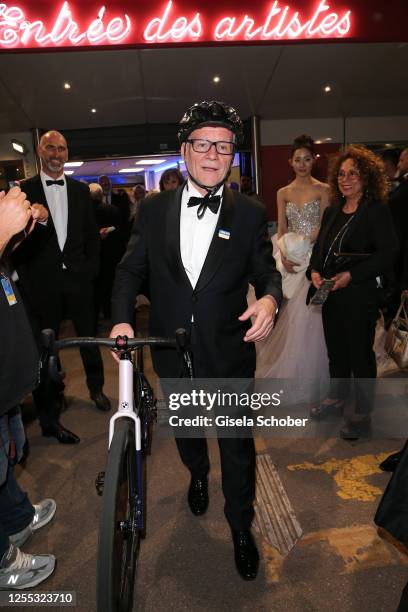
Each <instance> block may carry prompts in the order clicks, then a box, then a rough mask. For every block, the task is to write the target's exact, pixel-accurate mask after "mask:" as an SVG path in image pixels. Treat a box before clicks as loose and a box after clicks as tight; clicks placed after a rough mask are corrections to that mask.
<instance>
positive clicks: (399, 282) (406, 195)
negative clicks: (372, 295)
mask: <svg viewBox="0 0 408 612" xmlns="http://www.w3.org/2000/svg"><path fill="white" fill-rule="evenodd" d="M397 170H398V187H396V188H395V189H394V190H393V191H392V192H391V193H390V196H389V205H390V211H391V214H392V218H393V220H394V226H395V231H396V232H397V236H398V241H399V252H398V256H397V259H396V261H395V266H394V280H395V290H394V295H393V297H392V299H391V303H390V305H389V307H388V309H387V317H386V319H387V320H386V323H387V325H389V324H390V322H391V321H392V319H393V317H394V316H395V314H396V312H397V310H398V307H399V305H400V301H401V292H402V291H403V290H404V289H407V288H408V286H407V280H408V148H406V149H404V150H403V151H402V152H401V155H400V158H399V161H398V165H397Z"/></svg>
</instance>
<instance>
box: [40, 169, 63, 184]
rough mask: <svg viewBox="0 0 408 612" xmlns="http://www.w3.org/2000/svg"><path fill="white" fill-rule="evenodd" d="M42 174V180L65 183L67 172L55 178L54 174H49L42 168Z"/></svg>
mask: <svg viewBox="0 0 408 612" xmlns="http://www.w3.org/2000/svg"><path fill="white" fill-rule="evenodd" d="M40 176H41V180H42V182H43V183H44V182H45V181H64V183H65V174H64V173H62V174H61V175H60V176H59V177H58V178H56V179H54V178H52V176H49V175H48V174H45V172H44V170H41V172H40Z"/></svg>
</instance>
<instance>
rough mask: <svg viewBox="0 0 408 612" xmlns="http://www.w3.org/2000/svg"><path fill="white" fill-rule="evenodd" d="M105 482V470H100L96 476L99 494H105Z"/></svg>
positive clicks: (96, 487)
mask: <svg viewBox="0 0 408 612" xmlns="http://www.w3.org/2000/svg"><path fill="white" fill-rule="evenodd" d="M104 484H105V472H99V474H98V475H97V477H96V478H95V489H96V492H97V494H98V495H99V496H101V495H103V487H104Z"/></svg>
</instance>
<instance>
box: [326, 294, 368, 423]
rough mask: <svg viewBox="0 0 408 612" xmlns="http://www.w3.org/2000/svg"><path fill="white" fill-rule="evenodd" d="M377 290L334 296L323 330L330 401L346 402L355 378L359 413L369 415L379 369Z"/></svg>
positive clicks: (332, 296)
mask: <svg viewBox="0 0 408 612" xmlns="http://www.w3.org/2000/svg"><path fill="white" fill-rule="evenodd" d="M376 291H377V290H376V288H375V287H364V288H361V287H358V286H352V285H350V286H349V287H346V288H345V289H339V290H337V291H333V292H332V293H330V295H329V297H328V299H327V301H326V302H325V304H324V305H323V308H322V315H323V329H324V336H325V340H326V346H327V353H328V357H329V369H330V377H331V379H332V384H331V388H330V397H332V398H333V399H335V398H336V399H345V398H346V397H347V396H348V394H349V392H350V382H351V378H352V377H353V378H354V379H356V380H355V381H354V392H355V412H356V413H357V414H369V413H370V411H371V408H372V401H373V394H374V391H375V386H374V385H375V380H374V379H375V378H376V376H377V365H376V358H375V353H374V351H373V344H374V336H375V326H376V320H377V314H378V301H377V294H376ZM362 379H367V380H362Z"/></svg>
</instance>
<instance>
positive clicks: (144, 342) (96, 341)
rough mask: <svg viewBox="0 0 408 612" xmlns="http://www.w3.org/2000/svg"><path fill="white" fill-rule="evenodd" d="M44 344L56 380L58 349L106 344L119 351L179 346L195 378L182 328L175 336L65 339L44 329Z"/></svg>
mask: <svg viewBox="0 0 408 612" xmlns="http://www.w3.org/2000/svg"><path fill="white" fill-rule="evenodd" d="M41 336H42V345H43V347H44V349H45V351H46V355H47V357H46V358H47V359H48V365H49V370H50V372H49V373H50V376H51V378H52V379H54V380H56V377H57V376H58V373H57V372H56V362H57V355H58V351H60V350H62V349H65V348H72V347H76V346H78V347H82V346H106V347H108V348H111V349H114V350H115V351H117V352H119V353H125V352H129V351H131V350H133V349H135V348H139V347H143V346H154V347H157V346H161V347H167V348H177V349H178V350H179V351H180V352H181V354H182V356H183V362H184V365H185V367H186V369H187V373H188V377H189V378H193V364H192V357H191V353H190V350H189V348H188V340H187V332H186V330H185V329H183V328H180V329H178V330H176V332H175V338H174V339H173V338H154V337H152V338H128V337H127V336H117V337H116V338H92V337H82V338H64V339H63V340H55V332H54V330H53V329H44V330H42V332H41Z"/></svg>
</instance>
